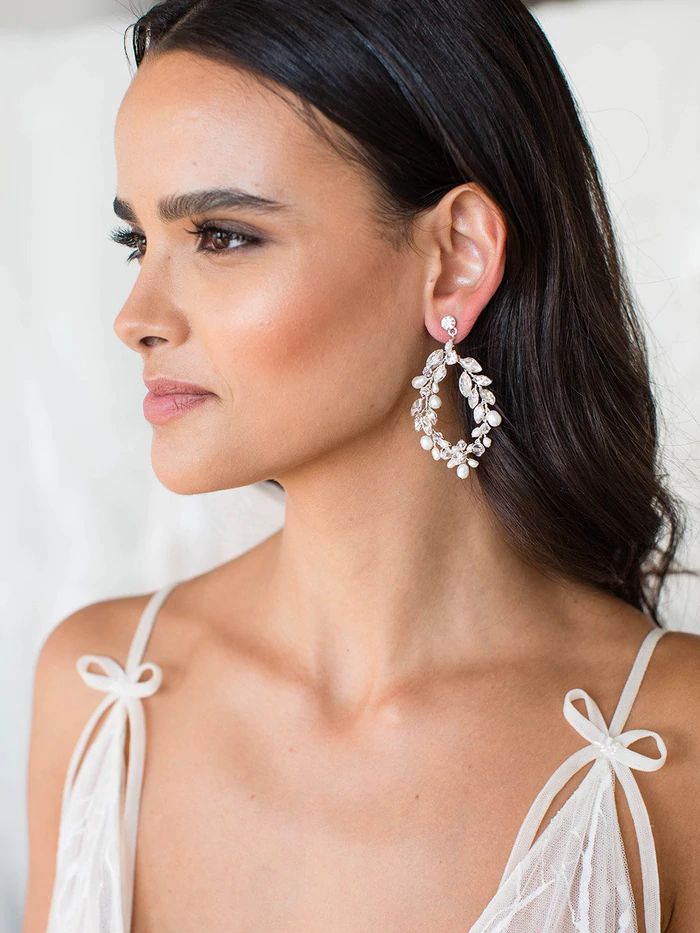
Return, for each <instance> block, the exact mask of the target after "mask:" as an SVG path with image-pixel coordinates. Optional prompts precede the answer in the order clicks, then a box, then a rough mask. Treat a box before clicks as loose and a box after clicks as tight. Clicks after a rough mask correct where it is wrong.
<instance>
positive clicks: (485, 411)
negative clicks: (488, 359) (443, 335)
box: [411, 314, 501, 479]
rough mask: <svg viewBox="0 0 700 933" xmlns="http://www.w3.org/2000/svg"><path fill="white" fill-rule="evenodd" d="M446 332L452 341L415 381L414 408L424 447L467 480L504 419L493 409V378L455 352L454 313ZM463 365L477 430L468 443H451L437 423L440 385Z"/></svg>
mask: <svg viewBox="0 0 700 933" xmlns="http://www.w3.org/2000/svg"><path fill="white" fill-rule="evenodd" d="M440 324H441V326H442V328H443V330H445V331H447V333H448V335H449V338H450V339H449V340H448V341H447V342H446V343H445V346H444V348H442V347H441V348H439V349H438V350H434V351H433V352H432V353H431V354H430V356H429V357H428V359H427V360H426V362H425V368H424V369H423V372H422V374H421V375H420V376H416V377H415V379H413V380H412V381H411V385H412V386H413V388H414V389H419V390H420V396H419V398H417V399H416V401H415V402H414V403H413V405H412V406H411V414H412V415H413V416H414V421H413V423H414V426H415V429H416V431H423V432H424V434H423V437H421V439H420V445H421V447H422V448H423V449H424V450H429V451H430V452H431V453H432V455H433V459H434V460H446V461H447V466H448V467H450V468H452V467H457V476H459V477H460V479H466V477H467V476H468V475H469V468H470V467H472V468H475V467H478V466H479V461H478V460H476V459H475V457H480V456H481V455H482V454H483V452H484V450H485V448H486V447H490V446H491V438H490V437H489V436H488V433H489V431H490V430H491V428H492V427H493V428H495V427H497V426H498V425H499V424H500V423H501V416H500V414H499V413H498V412H497V411H493V410H491V409H490V408H489V405H493V404H495V402H496V396H495V395H494V394H493V392H492V391H491V390H490V389H487V388H486V386H488V385H490V384H491V379H489V377H488V376H485V375H483V373H482V372H481V366H480V365H479V363H477V361H476V360H475V359H473V358H472V357H471V356H467V357H464V358H462V357H460V356H459V355H458V354H457V351H456V350H455V349H454V338H455V337H456V336H457V321H456V320H455V318H454V317H452V315H451V314H448V315H446V316H445V317H444V318H443V319H442V321H441V322H440ZM454 363H459V364H460V366H461V367H462V370H463V372H462V373H461V375H460V377H459V391H460V392H461V393H462V395H463V396H464V397H465V398H466V400H467V404H468V405H469V407H470V408H471V409H472V411H473V414H474V421H475V422H476V427H475V428H474V430H473V431H472V437H473V438H474V440H473V441H472V443H471V444H467V441H466V440H464V439H461V440H459V441H458V442H457V443H456V444H451V443H450V442H449V441H448V440H446V438H444V437H443V436H442V434H441V433H440V431H436V430H435V424H436V422H437V412H436V409H437V408H439V407H440V406H441V405H442V399H441V398H440V396H439V394H438V393H439V391H440V383H441V382H442V380H443V379H444V378H445V376H446V375H447V367H448V366H449V365H452V364H454Z"/></svg>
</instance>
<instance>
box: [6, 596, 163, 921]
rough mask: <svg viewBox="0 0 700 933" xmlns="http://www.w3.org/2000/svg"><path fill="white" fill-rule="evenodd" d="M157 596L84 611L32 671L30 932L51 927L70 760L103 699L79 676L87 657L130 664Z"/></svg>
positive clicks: (45, 648)
mask: <svg viewBox="0 0 700 933" xmlns="http://www.w3.org/2000/svg"><path fill="white" fill-rule="evenodd" d="M149 598H150V594H147V595H139V596H128V597H123V598H117V599H109V600H104V601H101V602H95V603H91V604H89V605H86V606H83V607H81V608H80V609H78V610H76V611H75V612H73V613H71V614H70V615H69V616H67V617H66V618H64V619H63V620H62V621H60V622H59V623H58V624H57V625H56V626H55V627H54V628H53V629H51V631H50V632H49V633H48V635H47V636H46V637H45V638H44V640H43V642H42V644H41V647H40V650H39V653H38V655H37V658H36V661H35V665H34V671H33V690H32V711H31V734H30V742H29V759H28V767H27V774H26V790H27V829H28V842H29V873H28V880H27V888H26V902H25V917H24V926H23V933H34V931H37V933H38V931H43V930H44V929H45V928H46V922H47V919H48V910H49V903H50V896H51V888H52V885H53V877H54V863H55V856H56V849H57V844H58V829H59V823H60V815H61V803H62V796H63V786H64V781H65V777H66V772H67V769H68V765H69V761H70V757H71V754H72V752H73V749H74V747H75V744H76V742H77V741H78V738H79V737H80V733H81V731H82V729H83V727H84V725H85V723H86V721H87V720H88V718H89V716H90V715H91V713H92V711H93V710H94V709H95V708H96V707H97V705H98V704H99V703H100V702H101V701H102V699H103V697H104V694H98V693H96V691H95V690H93V689H91V688H90V687H88V686H87V685H86V684H85V683H84V682H83V680H82V678H81V677H80V675H79V673H78V670H77V668H76V662H77V660H78V658H79V657H80V656H81V655H84V654H106V655H109V656H111V657H113V658H114V659H115V660H116V661H118V662H119V663H120V664H123V663H124V662H125V661H126V655H127V652H128V648H129V644H130V640H131V638H132V636H133V633H134V630H135V627H136V624H137V622H138V619H139V617H140V614H141V612H142V611H143V608H144V606H145V605H146V602H147V601H148V599H149Z"/></svg>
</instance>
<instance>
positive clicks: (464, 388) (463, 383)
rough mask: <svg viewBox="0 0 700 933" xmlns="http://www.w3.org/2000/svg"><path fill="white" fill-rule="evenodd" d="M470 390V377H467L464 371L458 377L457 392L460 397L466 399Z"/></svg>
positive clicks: (467, 374)
mask: <svg viewBox="0 0 700 933" xmlns="http://www.w3.org/2000/svg"><path fill="white" fill-rule="evenodd" d="M471 390H472V377H471V376H470V375H469V373H468V372H467V371H466V369H465V370H464V372H463V373H462V374H461V375H460V377H459V391H460V392H461V393H462V395H464V396H465V397H466V396H467V395H469V393H470V392H471Z"/></svg>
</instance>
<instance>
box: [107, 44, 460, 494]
mask: <svg viewBox="0 0 700 933" xmlns="http://www.w3.org/2000/svg"><path fill="white" fill-rule="evenodd" d="M115 147H116V158H117V177H118V181H117V197H118V199H119V202H121V204H120V206H119V213H121V214H122V215H124V217H123V219H126V220H128V229H131V230H133V231H134V232H135V233H136V239H137V245H136V247H135V249H134V248H133V247H134V244H133V243H132V244H131V245H132V250H131V252H132V254H133V253H134V252H136V253H137V254H138V256H137V258H135V259H134V260H133V261H134V262H137V263H138V264H139V265H140V270H139V273H138V277H137V279H136V282H135V284H134V286H133V289H132V291H131V293H130V295H129V297H128V299H127V301H126V303H125V304H124V306H123V308H122V310H121V311H120V313H119V315H118V316H117V318H116V320H115V325H114V326H115V331H116V333H117V334H118V336H119V337H120V338H121V340H123V341H124V343H125V344H127V346H129V347H131V348H132V349H134V350H136V351H137V352H138V353H140V354H141V355H142V357H143V364H144V377H145V378H148V379H153V378H157V377H166V378H171V379H179V380H184V381H188V382H193V383H197V384H198V385H201V386H203V387H204V388H205V389H207V390H209V391H210V392H212V393H214V395H213V397H211V398H209V399H208V400H207V401H206V402H205V403H204V404H202V405H199V406H198V407H195V408H193V409H192V410H190V411H187V412H185V413H183V414H180V415H178V416H177V417H176V418H174V419H172V420H170V421H168V422H167V423H163V424H156V425H154V444H153V465H154V469H155V471H156V473H157V475H158V476H159V478H160V480H161V481H162V482H163V483H164V484H165V485H166V486H168V487H169V488H170V489H172V490H173V491H176V492H181V493H193V492H207V491H212V490H216V489H224V488H232V487H238V486H243V485H248V484H250V483H253V482H257V481H260V480H263V479H268V478H275V479H277V480H278V481H280V482H281V483H282V484H283V485H285V480H286V479H287V478H288V477H291V475H292V474H293V473H294V471H297V470H299V469H301V468H303V467H305V466H307V465H310V464H311V463H312V462H314V461H316V460H318V459H320V458H333V457H334V456H342V457H343V458H345V459H347V457H348V454H349V451H348V448H349V446H350V445H353V444H355V443H356V442H359V443H357V446H356V448H355V450H356V451H357V452H358V453H357V455H358V456H361V455H362V450H363V443H362V441H363V440H366V439H368V438H373V437H376V438H377V439H379V438H383V439H384V442H386V441H387V439H388V442H389V443H390V444H391V443H392V437H396V432H397V431H399V432H400V433H401V435H402V436H404V435H405V436H407V437H409V438H410V441H409V443H410V445H411V450H412V451H413V455H414V456H415V457H416V458H417V459H418V458H421V457H422V456H424V452H423V451H422V450H421V448H420V446H419V444H418V443H417V438H416V435H415V432H414V429H413V419H412V418H411V416H410V414H409V409H410V406H411V402H412V401H413V399H414V398H415V397H416V394H417V393H416V390H415V389H413V388H412V386H411V378H412V377H413V376H415V375H417V374H418V373H420V371H421V369H422V367H423V365H424V360H425V356H426V355H427V352H429V351H430V350H431V349H434V348H435V347H436V346H437V344H436V343H435V341H434V340H433V339H431V337H430V335H429V334H428V333H427V332H426V330H425V321H424V313H423V299H424V291H425V275H426V267H425V263H424V262H423V261H422V260H421V259H420V257H419V254H418V253H417V252H416V251H414V250H410V249H406V250H403V251H397V250H396V249H394V248H393V247H392V246H391V245H390V243H389V242H388V241H387V240H386V239H385V238H383V237H382V234H381V231H380V229H379V228H378V227H377V226H376V222H375V221H373V219H372V217H371V208H372V205H373V203H374V202H375V200H376V194H375V192H374V191H373V189H372V187H371V184H370V182H369V181H368V180H367V179H366V178H365V177H364V176H363V175H362V173H361V171H360V170H359V169H358V168H357V167H355V166H353V165H351V164H348V163H347V162H345V161H344V160H343V159H342V158H341V157H340V156H338V155H336V154H335V153H334V152H333V150H331V149H330V147H329V146H328V145H327V144H325V143H324V142H323V141H322V140H320V139H319V138H317V137H316V136H315V135H314V134H313V133H312V131H311V130H310V129H309V128H308V127H307V126H306V125H305V123H304V122H303V120H302V119H301V118H300V117H298V116H297V115H296V114H295V113H294V112H293V110H292V109H291V108H290V107H289V106H288V105H286V104H285V103H284V101H282V100H280V99H279V98H278V97H277V96H276V95H275V94H273V93H272V92H271V91H269V90H267V89H265V88H264V86H263V85H261V84H259V83H258V82H256V81H254V80H253V79H251V78H250V77H249V76H246V75H245V74H243V73H241V72H238V71H236V70H234V69H232V68H230V67H228V66H226V65H223V64H217V63H213V62H210V61H207V60H206V59H203V58H201V57H198V56H196V55H193V54H190V53H187V52H169V53H166V54H164V55H163V56H162V57H160V58H153V59H151V60H146V61H145V62H144V63H143V65H142V66H141V68H140V69H139V70H138V72H137V73H136V75H135V77H134V80H133V81H132V84H131V86H130V88H129V90H128V91H127V94H126V96H125V98H124V100H123V102H122V105H121V108H120V111H119V115H118V118H117V124H116V134H115ZM214 188H216V189H219V188H222V189H230V188H236V189H241V190H242V191H244V192H247V193H248V194H249V195H254V196H256V197H257V198H262V199H266V200H272V201H275V202H279V204H280V205H282V206H280V207H276V208H268V209H266V210H260V209H256V208H255V207H253V206H250V205H248V206H246V205H241V206H238V207H236V206H231V207H224V206H221V207H217V208H214V209H207V210H198V211H197V212H195V213H192V212H191V211H187V212H186V213H185V215H184V216H174V217H173V216H171V217H168V216H167V215H164V216H163V215H161V213H160V212H159V202H161V201H162V200H164V199H170V204H169V206H170V207H171V208H177V207H178V206H181V204H180V205H178V202H177V201H173V198H174V197H175V196H182V195H187V194H190V193H192V192H201V191H204V190H209V189H214ZM125 206H126V210H125ZM171 213H172V211H171ZM174 213H175V215H177V214H178V212H177V211H175V212H174ZM202 224H210V225H215V226H216V227H217V228H219V230H220V231H224V232H223V233H222V232H214V233H211V232H209V233H205V234H203V236H202V238H201V239H200V240H198V238H197V237H196V236H194V235H193V233H192V231H195V229H196V226H197V225H202ZM248 237H253V238H254V239H252V240H249V239H247V238H248ZM445 339H446V337H445ZM331 462H332V461H331Z"/></svg>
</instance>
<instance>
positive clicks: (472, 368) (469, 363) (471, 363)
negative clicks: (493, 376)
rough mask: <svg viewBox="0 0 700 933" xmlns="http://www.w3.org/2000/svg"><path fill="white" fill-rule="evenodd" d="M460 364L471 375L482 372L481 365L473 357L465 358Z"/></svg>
mask: <svg viewBox="0 0 700 933" xmlns="http://www.w3.org/2000/svg"><path fill="white" fill-rule="evenodd" d="M460 363H461V364H462V366H463V367H464V368H465V369H466V370H467V371H468V372H470V373H480V372H481V364H480V363H477V361H476V360H475V359H474V357H472V356H465V357H464V359H462V360H460Z"/></svg>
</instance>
